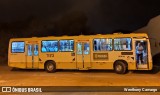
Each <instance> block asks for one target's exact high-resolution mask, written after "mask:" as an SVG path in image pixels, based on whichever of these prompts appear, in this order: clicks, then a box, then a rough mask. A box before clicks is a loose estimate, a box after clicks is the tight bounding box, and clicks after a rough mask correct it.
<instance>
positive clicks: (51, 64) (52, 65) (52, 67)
mask: <svg viewBox="0 0 160 95" xmlns="http://www.w3.org/2000/svg"><path fill="white" fill-rule="evenodd" d="M45 70H46V71H47V72H48V73H52V72H55V71H56V64H55V62H53V61H48V62H47V63H46V64H45Z"/></svg>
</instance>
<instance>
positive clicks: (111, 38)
mask: <svg viewBox="0 0 160 95" xmlns="http://www.w3.org/2000/svg"><path fill="white" fill-rule="evenodd" d="M95 39H112V44H111V45H112V49H111V50H104V51H95V50H94V40H95ZM92 43H93V52H107V51H113V50H114V49H113V48H114V46H113V44H114V43H113V38H94V39H93V41H92ZM107 45H109V44H107Z"/></svg>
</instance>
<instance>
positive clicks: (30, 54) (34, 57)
mask: <svg viewBox="0 0 160 95" xmlns="http://www.w3.org/2000/svg"><path fill="white" fill-rule="evenodd" d="M26 46H27V54H26V55H27V56H26V57H27V58H26V59H27V60H26V63H27V68H38V59H39V58H38V55H39V53H38V44H28V45H26Z"/></svg>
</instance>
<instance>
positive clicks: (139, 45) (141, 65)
mask: <svg viewBox="0 0 160 95" xmlns="http://www.w3.org/2000/svg"><path fill="white" fill-rule="evenodd" d="M134 43H135V58H136V66H137V69H148V42H147V40H146V39H138V40H135V42H134Z"/></svg>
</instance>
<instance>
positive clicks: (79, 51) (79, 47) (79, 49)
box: [77, 43, 82, 54]
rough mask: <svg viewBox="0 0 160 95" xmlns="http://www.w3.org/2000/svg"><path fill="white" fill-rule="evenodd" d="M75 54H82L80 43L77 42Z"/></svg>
mask: <svg viewBox="0 0 160 95" xmlns="http://www.w3.org/2000/svg"><path fill="white" fill-rule="evenodd" d="M77 54H82V43H78V44H77Z"/></svg>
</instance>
